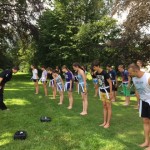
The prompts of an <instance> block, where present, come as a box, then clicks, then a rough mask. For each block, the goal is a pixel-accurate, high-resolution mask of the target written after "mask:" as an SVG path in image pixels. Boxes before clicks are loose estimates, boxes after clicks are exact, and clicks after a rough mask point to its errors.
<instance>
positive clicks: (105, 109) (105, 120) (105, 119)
mask: <svg viewBox="0 0 150 150" xmlns="http://www.w3.org/2000/svg"><path fill="white" fill-rule="evenodd" d="M103 117H104V118H103V119H104V121H103V123H102V124H100V125H99V126H105V125H106V123H107V106H106V102H103Z"/></svg>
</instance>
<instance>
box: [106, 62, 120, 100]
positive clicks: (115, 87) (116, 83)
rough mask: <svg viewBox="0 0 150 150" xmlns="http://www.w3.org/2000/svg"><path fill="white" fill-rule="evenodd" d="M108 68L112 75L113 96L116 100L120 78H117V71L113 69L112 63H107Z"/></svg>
mask: <svg viewBox="0 0 150 150" xmlns="http://www.w3.org/2000/svg"><path fill="white" fill-rule="evenodd" d="M107 70H108V73H109V76H110V79H111V81H112V91H113V92H112V93H113V98H112V102H115V101H116V96H117V86H118V80H117V73H116V71H115V70H113V68H112V66H111V65H109V64H108V65H107Z"/></svg>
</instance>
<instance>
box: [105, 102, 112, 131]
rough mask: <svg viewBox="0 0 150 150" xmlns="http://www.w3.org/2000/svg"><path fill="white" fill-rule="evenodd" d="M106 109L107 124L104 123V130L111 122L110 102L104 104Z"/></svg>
mask: <svg viewBox="0 0 150 150" xmlns="http://www.w3.org/2000/svg"><path fill="white" fill-rule="evenodd" d="M106 107H107V122H106V124H105V126H104V128H109V126H110V120H111V116H112V109H111V102H106Z"/></svg>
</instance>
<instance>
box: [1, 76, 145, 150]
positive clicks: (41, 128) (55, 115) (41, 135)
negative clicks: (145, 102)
mask: <svg viewBox="0 0 150 150" xmlns="http://www.w3.org/2000/svg"><path fill="white" fill-rule="evenodd" d="M73 94H74V100H75V102H74V107H73V109H72V110H67V106H68V98H67V94H66V93H65V101H64V104H63V105H62V106H58V105H57V103H58V101H59V97H58V96H57V99H56V100H50V96H49V97H45V96H44V93H43V89H42V86H41V87H40V94H39V95H34V87H33V83H32V82H31V81H30V76H29V75H25V74H19V75H16V76H14V81H12V82H9V83H8V84H7V86H6V90H5V101H6V104H7V105H8V107H9V108H10V111H5V112H3V111H0V149H2V150H14V149H15V150H41V149H42V150H140V148H139V147H138V144H139V143H141V142H142V141H143V127H142V122H141V119H140V118H139V117H138V112H137V110H135V109H133V106H134V105H135V104H136V100H135V98H134V97H132V98H131V99H132V101H131V105H130V106H129V107H124V106H123V102H124V101H123V96H121V95H119V96H118V98H117V102H116V103H113V117H112V122H111V127H110V128H109V129H103V128H102V127H99V126H98V125H99V123H102V121H103V115H102V110H103V109H102V103H101V101H100V100H99V98H94V97H93V95H94V89H93V85H92V82H91V81H89V95H88V96H89V114H88V116H86V117H83V116H80V115H79V113H80V112H81V110H82V103H81V96H80V95H78V94H77V93H76V92H74V93H73ZM49 95H52V92H51V90H50V89H49ZM41 116H49V117H51V118H52V122H50V123H41V122H40V117H41ZM17 130H25V131H27V132H28V138H27V139H26V140H24V141H19V140H15V141H14V140H13V134H14V133H15V132H16V131H17Z"/></svg>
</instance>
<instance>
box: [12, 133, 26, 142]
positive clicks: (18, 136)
mask: <svg viewBox="0 0 150 150" xmlns="http://www.w3.org/2000/svg"><path fill="white" fill-rule="evenodd" d="M26 138H27V132H26V131H17V132H16V133H15V134H14V140H17V139H18V140H25V139H26Z"/></svg>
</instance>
